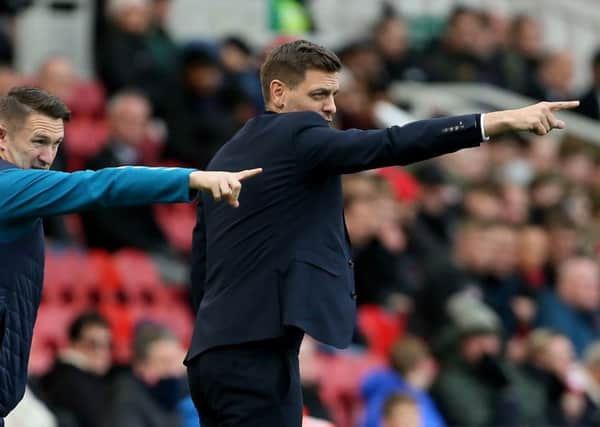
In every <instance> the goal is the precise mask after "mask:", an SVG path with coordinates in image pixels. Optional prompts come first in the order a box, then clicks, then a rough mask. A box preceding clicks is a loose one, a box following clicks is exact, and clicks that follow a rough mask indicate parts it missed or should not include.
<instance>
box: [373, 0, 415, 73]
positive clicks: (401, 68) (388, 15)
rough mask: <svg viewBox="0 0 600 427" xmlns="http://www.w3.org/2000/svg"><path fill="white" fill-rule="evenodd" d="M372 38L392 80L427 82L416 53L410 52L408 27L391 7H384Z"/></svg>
mask: <svg viewBox="0 0 600 427" xmlns="http://www.w3.org/2000/svg"><path fill="white" fill-rule="evenodd" d="M372 37H373V41H374V43H375V46H376V48H377V50H378V51H379V54H380V55H381V57H382V58H383V62H384V65H385V69H386V72H387V75H388V77H389V78H390V79H391V80H419V81H421V80H425V74H424V72H423V70H421V69H420V68H419V67H418V66H417V64H418V58H417V56H416V54H415V52H413V51H411V50H410V40H409V33H408V25H407V23H406V21H405V20H404V18H403V17H402V16H400V15H399V14H397V13H396V12H395V10H394V9H393V8H392V7H391V6H389V5H386V6H384V8H383V10H382V17H381V18H380V19H379V21H378V22H377V23H376V24H375V26H374V28H373V32H372Z"/></svg>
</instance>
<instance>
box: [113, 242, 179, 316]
mask: <svg viewBox="0 0 600 427" xmlns="http://www.w3.org/2000/svg"><path fill="white" fill-rule="evenodd" d="M112 259H113V265H114V266H115V269H116V272H117V274H118V277H119V283H120V285H121V291H122V292H123V296H124V297H125V300H126V301H128V302H131V303H145V304H147V305H155V304H157V303H158V302H159V301H161V300H162V299H163V298H164V297H165V296H164V294H165V293H166V292H167V291H166V289H165V287H164V285H163V283H162V281H161V278H160V273H159V271H158V269H157V267H156V266H155V265H154V262H153V261H152V259H151V258H150V257H149V256H147V255H146V254H145V253H144V252H141V251H139V250H136V249H121V250H120V251H118V252H116V253H115V254H113V257H112Z"/></svg>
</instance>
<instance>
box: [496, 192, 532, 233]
mask: <svg viewBox="0 0 600 427" xmlns="http://www.w3.org/2000/svg"><path fill="white" fill-rule="evenodd" d="M500 193H501V195H502V205H503V209H502V213H501V220H502V221H505V222H506V223H508V224H512V225H524V224H526V223H527V222H528V221H529V192H528V191H527V189H526V188H523V186H521V185H518V184H513V183H507V184H503V185H501V187H500Z"/></svg>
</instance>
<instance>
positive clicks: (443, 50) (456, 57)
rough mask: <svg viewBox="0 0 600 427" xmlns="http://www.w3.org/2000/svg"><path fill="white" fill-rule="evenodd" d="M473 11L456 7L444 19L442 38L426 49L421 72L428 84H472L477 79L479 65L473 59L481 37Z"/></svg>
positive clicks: (479, 26) (475, 59)
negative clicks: (444, 26) (444, 82)
mask: <svg viewBox="0 0 600 427" xmlns="http://www.w3.org/2000/svg"><path fill="white" fill-rule="evenodd" d="M481 29H482V26H481V21H480V16H479V14H478V13H477V11H475V10H473V9H469V8H466V7H463V6H459V7H456V8H455V9H454V10H453V11H452V12H451V13H450V16H449V18H448V23H447V27H446V30H445V31H444V34H443V35H442V37H441V38H440V39H439V40H435V41H434V42H433V43H432V45H431V46H430V47H429V48H428V49H427V52H429V55H427V56H426V57H425V59H424V68H425V72H426V74H427V76H428V78H429V80H431V81H450V82H472V81H478V80H479V79H480V63H479V60H478V58H477V56H476V54H477V43H478V42H477V40H478V39H479V37H480V35H481Z"/></svg>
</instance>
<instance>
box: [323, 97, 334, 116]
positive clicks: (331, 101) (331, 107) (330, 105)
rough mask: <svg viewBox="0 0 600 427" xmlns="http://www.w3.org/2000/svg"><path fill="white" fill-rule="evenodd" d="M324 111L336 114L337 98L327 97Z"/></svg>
mask: <svg viewBox="0 0 600 427" xmlns="http://www.w3.org/2000/svg"><path fill="white" fill-rule="evenodd" d="M323 111H324V112H325V113H329V114H335V112H336V107H335V100H334V99H333V96H331V97H329V98H327V101H326V102H325V103H324V104H323Z"/></svg>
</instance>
